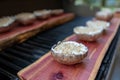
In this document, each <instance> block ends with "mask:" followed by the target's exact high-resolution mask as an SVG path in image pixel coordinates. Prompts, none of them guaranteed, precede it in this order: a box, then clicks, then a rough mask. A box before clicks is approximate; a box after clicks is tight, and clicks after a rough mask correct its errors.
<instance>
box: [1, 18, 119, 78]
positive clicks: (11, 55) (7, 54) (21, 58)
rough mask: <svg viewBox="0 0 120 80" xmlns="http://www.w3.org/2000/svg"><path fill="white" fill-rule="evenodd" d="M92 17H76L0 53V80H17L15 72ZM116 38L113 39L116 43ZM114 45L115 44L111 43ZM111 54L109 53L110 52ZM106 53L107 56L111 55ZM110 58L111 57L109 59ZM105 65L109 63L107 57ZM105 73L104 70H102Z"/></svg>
mask: <svg viewBox="0 0 120 80" xmlns="http://www.w3.org/2000/svg"><path fill="white" fill-rule="evenodd" d="M91 18H92V17H77V18H75V19H74V20H73V21H71V22H68V23H66V24H63V25H60V26H59V27H56V28H53V29H50V30H48V31H45V32H42V33H39V34H37V35H36V36H34V37H32V38H30V39H29V40H27V41H25V42H24V43H21V44H17V45H14V46H12V47H10V48H7V49H5V50H4V51H2V52H0V80H18V77H17V72H18V71H19V70H21V69H23V68H24V67H26V66H28V65H29V64H31V63H33V62H34V61H35V60H37V59H38V58H40V57H41V56H43V55H44V54H45V53H47V52H48V51H49V50H50V48H51V46H52V45H53V44H55V43H56V42H58V41H60V40H63V39H64V38H65V37H67V36H69V35H71V34H72V33H73V27H74V26H78V25H85V22H86V21H87V20H90V19H91ZM116 40H117V37H116V38H115V39H114V42H116ZM112 44H114V45H115V43H112ZM110 52H111V51H110ZM110 52H108V55H109V54H111V53H110ZM106 56H107V55H106ZM110 58H111V57H110ZM106 59H107V62H106V64H107V63H108V61H109V57H106V58H105V59H104V61H103V62H105V61H106ZM102 69H103V67H101V68H100V71H99V74H98V76H97V77H98V78H96V79H97V80H100V78H99V77H101V76H100V75H101V73H102V72H103V71H102ZM104 71H105V70H104Z"/></svg>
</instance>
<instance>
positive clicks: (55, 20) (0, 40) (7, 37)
mask: <svg viewBox="0 0 120 80" xmlns="http://www.w3.org/2000/svg"><path fill="white" fill-rule="evenodd" d="M73 18H74V14H73V13H65V14H62V15H59V16H54V17H51V18H49V19H47V20H41V21H38V20H36V21H34V24H32V25H27V26H16V27H15V28H13V29H12V30H11V31H9V32H6V33H1V34H0V49H3V48H4V47H7V46H9V45H11V44H13V43H21V42H23V41H25V40H26V39H28V38H29V37H32V36H34V35H35V34H37V33H38V32H42V31H44V30H46V29H49V28H52V27H55V26H57V25H60V24H63V23H65V22H68V21H70V20H72V19H73Z"/></svg>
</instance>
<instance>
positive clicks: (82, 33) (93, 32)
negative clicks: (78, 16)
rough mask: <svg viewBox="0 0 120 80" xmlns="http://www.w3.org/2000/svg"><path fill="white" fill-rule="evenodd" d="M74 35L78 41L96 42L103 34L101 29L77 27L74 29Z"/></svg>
mask: <svg viewBox="0 0 120 80" xmlns="http://www.w3.org/2000/svg"><path fill="white" fill-rule="evenodd" d="M74 33H75V34H76V35H77V37H78V38H79V39H80V40H84V41H96V40H97V39H98V38H99V37H100V36H101V35H102V34H103V28H102V27H85V26H79V27H75V28H74Z"/></svg>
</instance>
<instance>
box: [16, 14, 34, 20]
mask: <svg viewBox="0 0 120 80" xmlns="http://www.w3.org/2000/svg"><path fill="white" fill-rule="evenodd" d="M15 18H16V19H18V20H19V19H20V20H28V19H34V18H35V16H34V15H33V14H32V13H20V14H17V15H16V16H15Z"/></svg>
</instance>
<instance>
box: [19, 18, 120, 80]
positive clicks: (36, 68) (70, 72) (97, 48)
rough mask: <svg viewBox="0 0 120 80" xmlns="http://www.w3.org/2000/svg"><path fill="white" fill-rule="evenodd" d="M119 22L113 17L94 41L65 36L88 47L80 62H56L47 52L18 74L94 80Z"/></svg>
mask: <svg viewBox="0 0 120 80" xmlns="http://www.w3.org/2000/svg"><path fill="white" fill-rule="evenodd" d="M119 24H120V19H117V18H113V19H112V22H111V26H110V28H109V30H108V31H107V33H106V34H104V35H103V36H102V37H101V38H100V39H99V40H98V41H96V42H84V41H79V40H78V39H77V37H76V36H75V35H72V36H70V37H68V38H66V40H73V41H77V42H82V43H84V44H85V45H86V46H87V47H88V48H89V51H88V57H87V58H86V59H85V60H84V61H83V62H82V63H80V64H76V65H71V66H67V65H63V64H60V63H58V62H56V61H55V60H54V59H53V57H52V56H51V53H50V52H49V53H47V54H46V55H44V56H43V57H42V58H40V59H39V60H37V61H36V62H34V63H33V64H32V65H30V66H28V67H26V68H25V69H23V70H21V71H20V72H19V73H18V76H19V77H20V78H21V80H59V79H60V80H94V79H95V76H96V74H97V72H98V69H99V67H100V64H101V62H102V59H103V57H104V55H105V53H106V51H107V49H108V47H109V45H110V43H111V41H112V40H113V38H114V36H115V34H116V32H117V30H118V28H119Z"/></svg>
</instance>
